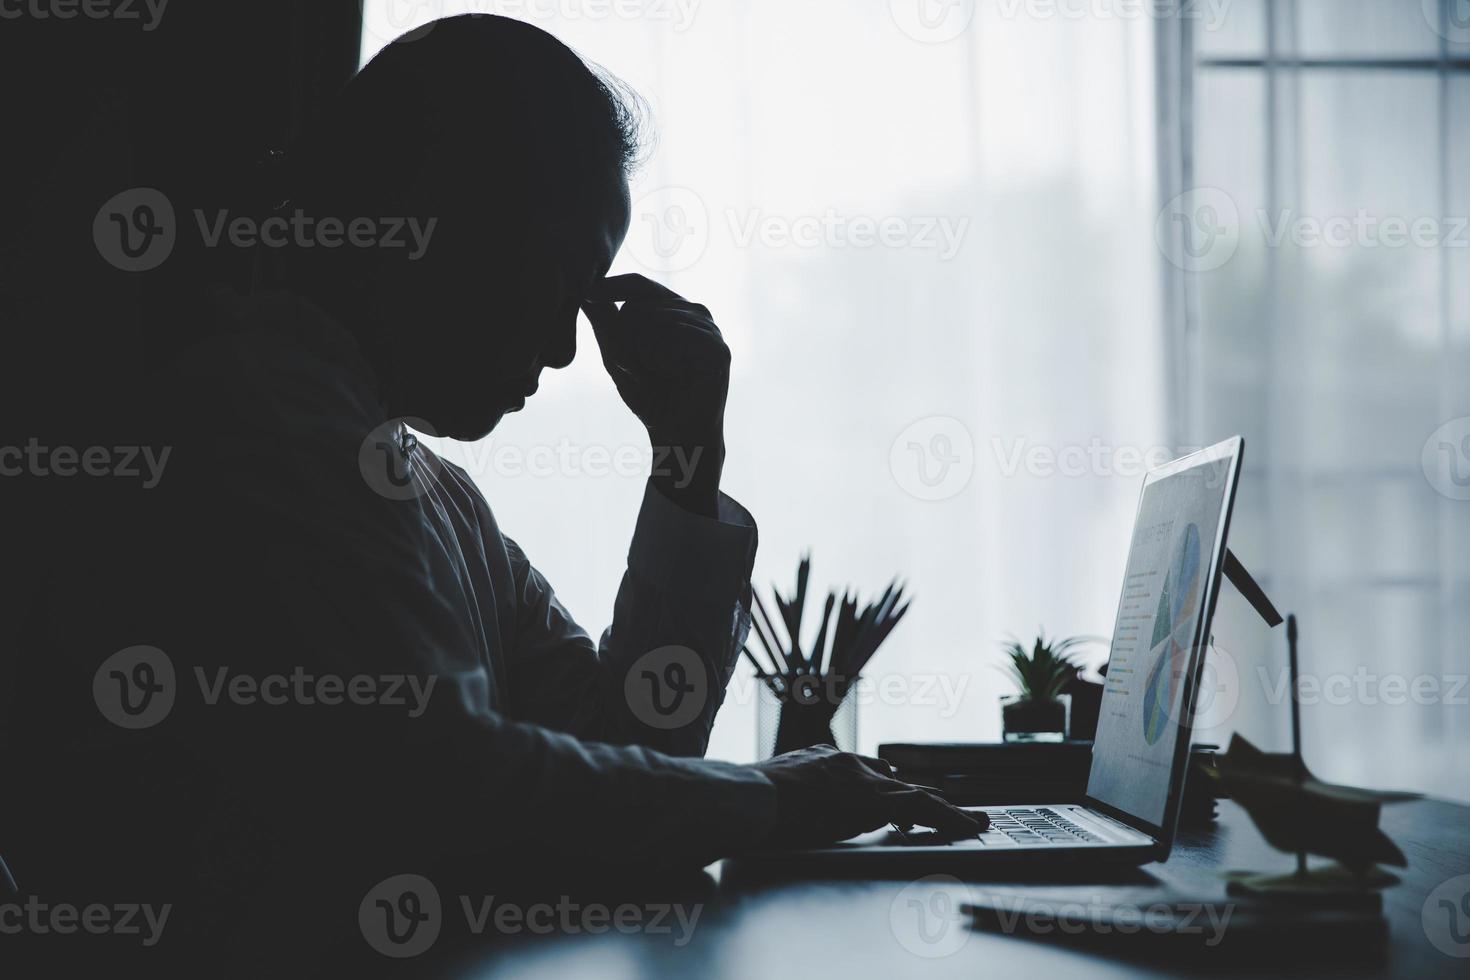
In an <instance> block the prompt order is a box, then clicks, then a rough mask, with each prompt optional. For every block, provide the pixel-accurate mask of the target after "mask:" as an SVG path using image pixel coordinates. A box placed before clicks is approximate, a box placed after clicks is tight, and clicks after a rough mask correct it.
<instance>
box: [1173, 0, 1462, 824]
mask: <svg viewBox="0 0 1470 980" xmlns="http://www.w3.org/2000/svg"><path fill="white" fill-rule="evenodd" d="M1467 14H1470V8H1467V5H1466V4H1465V3H1463V2H1461V0H1444V2H1440V0H1423V2H1421V0H1235V2H1233V3H1232V4H1231V5H1230V7H1229V15H1228V17H1227V19H1226V21H1225V22H1223V23H1221V24H1219V25H1214V26H1213V27H1207V26H1205V25H1204V24H1203V23H1201V22H1199V21H1187V20H1186V21H1184V22H1183V26H1184V28H1185V29H1184V31H1183V32H1182V37H1181V39H1180V41H1181V45H1182V47H1183V51H1184V54H1183V60H1184V63H1186V64H1191V65H1192V72H1187V73H1185V77H1184V79H1183V82H1184V91H1185V92H1186V100H1185V105H1186V106H1189V107H1190V108H1192V114H1191V113H1189V112H1186V113H1184V114H1182V117H1181V124H1182V127H1183V131H1184V133H1185V136H1184V139H1183V140H1182V144H1183V145H1184V146H1185V147H1186V148H1187V149H1188V151H1189V152H1187V153H1185V154H1184V168H1183V177H1182V179H1183V186H1184V187H1185V188H1189V189H1190V190H1191V192H1192V193H1191V195H1190V196H1188V200H1189V206H1188V208H1186V209H1185V211H1186V214H1185V217H1186V218H1187V219H1189V220H1188V221H1187V224H1188V227H1187V230H1186V234H1187V235H1188V236H1189V238H1190V240H1191V241H1192V243H1193V250H1192V252H1183V253H1180V254H1176V255H1175V256H1173V257H1174V258H1176V259H1180V260H1182V261H1177V262H1176V263H1175V266H1174V268H1175V270H1176V272H1177V274H1178V276H1179V279H1180V282H1181V285H1182V289H1183V290H1184V291H1185V294H1186V296H1187V302H1186V303H1185V305H1184V310H1185V312H1186V314H1187V315H1186V316H1185V317H1184V318H1183V320H1182V322H1183V326H1184V329H1183V331H1182V335H1181V336H1180V338H1179V340H1180V342H1181V346H1182V349H1183V351H1184V352H1185V353H1184V356H1183V357H1182V358H1181V359H1180V360H1179V361H1178V362H1176V363H1180V364H1182V365H1183V367H1182V371H1181V374H1180V377H1179V378H1178V379H1177V380H1176V385H1175V386H1174V389H1173V390H1175V391H1176V392H1178V393H1179V394H1180V398H1179V406H1180V409H1181V411H1182V412H1183V418H1184V419H1185V420H1186V421H1185V428H1186V431H1187V432H1188V433H1189V434H1190V435H1191V436H1192V437H1194V438H1197V439H1208V438H1211V437H1212V436H1214V435H1217V434H1219V433H1222V432H1227V431H1236V430H1239V431H1241V432H1243V433H1244V434H1245V436H1246V439H1247V453H1246V457H1247V468H1246V478H1245V480H1244V482H1243V484H1242V487H1241V490H1240V496H1239V504H1238V507H1237V517H1236V523H1235V529H1236V534H1235V535H1234V536H1233V537H1234V541H1235V548H1236V551H1237V553H1238V554H1240V555H1241V557H1242V558H1243V559H1244V560H1246V561H1247V562H1250V563H1253V564H1255V565H1256V566H1257V570H1258V571H1259V572H1260V573H1261V576H1260V577H1261V579H1262V583H1263V585H1264V586H1265V587H1266V588H1267V591H1268V592H1270V593H1272V595H1273V596H1274V598H1275V599H1276V601H1277V603H1278V604H1279V605H1280V606H1282V608H1283V609H1291V610H1294V611H1296V612H1297V613H1298V614H1300V615H1301V617H1302V627H1303V633H1302V635H1303V647H1302V657H1303V667H1302V670H1303V673H1304V675H1307V676H1308V681H1309V683H1310V684H1311V685H1312V686H1310V687H1308V688H1306V689H1305V690H1304V694H1303V701H1304V708H1303V723H1304V739H1305V747H1306V754H1307V758H1308V761H1309V762H1310V763H1312V764H1314V765H1315V766H1316V768H1317V769H1318V770H1319V771H1320V772H1321V773H1322V774H1323V775H1325V776H1332V777H1336V778H1340V779H1343V780H1350V781H1360V782H1364V783H1367V784H1371V785H1385V784H1395V785H1403V786H1405V787H1408V788H1415V789H1422V790H1429V791H1433V792H1435V793H1437V794H1440V795H1452V796H1457V797H1459V798H1462V799H1465V798H1470V771H1467V770H1466V769H1465V767H1464V766H1463V765H1462V764H1460V762H1459V760H1457V759H1456V758H1455V757H1454V756H1453V754H1452V751H1453V749H1454V747H1455V746H1456V745H1464V744H1465V742H1466V739H1467V736H1470V691H1467V690H1466V687H1465V676H1466V672H1467V666H1466V664H1467V657H1466V649H1467V643H1470V601H1467V600H1470V557H1467V554H1466V549H1465V543H1466V542H1467V541H1470V502H1466V501H1465V499H1464V497H1466V496H1470V494H1467V493H1465V492H1464V485H1463V484H1464V481H1463V479H1459V478H1458V474H1459V473H1460V470H1458V469H1455V467H1466V466H1470V440H1467V439H1466V438H1465V437H1466V436H1470V419H1467V418H1466V416H1470V387H1467V385H1466V384H1465V378H1466V367H1467V366H1470V358H1467V349H1470V347H1467V345H1470V229H1467V216H1470V166H1467V165H1470V17H1467V16H1466V15H1467ZM1189 93H1192V100H1191V99H1190V98H1189V97H1188V96H1189ZM1457 479H1459V482H1458V483H1457V482H1456V481H1457ZM1215 630H1216V635H1217V637H1218V638H1219V641H1220V646H1221V647H1222V648H1224V650H1225V651H1226V656H1227V657H1228V658H1229V659H1231V660H1232V661H1233V663H1232V664H1227V665H1225V666H1224V667H1223V668H1222V677H1223V675H1224V674H1228V673H1232V672H1233V673H1234V674H1235V676H1236V677H1238V683H1239V688H1240V689H1239V693H1238V697H1237V696H1236V695H1235V694H1231V695H1229V696H1228V697H1226V698H1224V700H1225V701H1228V702H1232V703H1235V707H1234V708H1233V709H1232V708H1231V707H1230V705H1229V704H1226V705H1224V708H1225V709H1226V710H1225V712H1224V713H1225V714H1229V715H1232V716H1233V717H1230V718H1228V719H1225V718H1221V719H1217V720H1220V721H1222V722H1225V723H1226V724H1228V725H1229V726H1230V727H1238V728H1240V729H1241V730H1242V731H1243V732H1245V733H1246V734H1248V735H1249V736H1252V737H1255V738H1257V739H1260V740H1264V741H1266V742H1267V743H1269V744H1270V745H1271V746H1272V747H1274V748H1284V747H1285V746H1286V745H1287V739H1288V735H1287V723H1288V722H1287V719H1288V712H1289V703H1288V701H1287V700H1286V694H1285V690H1286V689H1285V687H1284V685H1283V684H1282V683H1281V681H1282V679H1283V678H1284V671H1285V646H1284V644H1285V641H1284V638H1282V637H1281V636H1280V635H1279V634H1273V635H1270V636H1267V635H1266V634H1265V630H1264V628H1263V627H1262V626H1261V625H1260V624H1259V623H1258V622H1253V621H1252V619H1251V614H1250V613H1249V612H1248V610H1247V609H1246V607H1245V605H1244V603H1243V602H1240V601H1238V600H1232V599H1230V598H1228V597H1227V598H1226V599H1225V600H1224V601H1223V602H1222V604H1221V609H1220V616H1219V618H1218V619H1217V621H1216V627H1215ZM1217 680H1220V683H1225V681H1224V680H1222V679H1220V678H1217Z"/></svg>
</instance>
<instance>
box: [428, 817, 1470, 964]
mask: <svg viewBox="0 0 1470 980" xmlns="http://www.w3.org/2000/svg"><path fill="white" fill-rule="evenodd" d="M1384 826H1385V829H1386V830H1387V832H1388V833H1389V835H1390V836H1391V837H1393V838H1394V839H1395V840H1396V841H1398V843H1399V844H1400V846H1401V847H1402V848H1403V850H1404V853H1405V854H1406V855H1407V856H1408V858H1409V862H1410V867H1409V868H1408V869H1407V870H1406V871H1404V872H1402V874H1401V877H1402V879H1403V881H1402V882H1401V883H1400V884H1399V885H1397V886H1395V887H1393V888H1392V889H1391V890H1389V891H1388V892H1387V893H1386V895H1385V911H1386V913H1387V917H1388V919H1389V929H1390V939H1389V944H1388V946H1387V947H1386V949H1385V950H1384V952H1383V954H1382V956H1381V957H1379V958H1377V959H1376V961H1375V959H1374V958H1372V957H1356V958H1353V959H1350V960H1347V961H1343V960H1342V959H1341V958H1338V959H1336V960H1334V961H1331V962H1327V963H1323V964H1321V965H1317V966H1312V967H1300V966H1298V967H1293V968H1291V969H1289V970H1285V971H1269V974H1270V975H1273V976H1275V975H1291V976H1333V977H1343V976H1352V977H1359V976H1361V977H1390V976H1393V977H1410V976H1412V977H1416V978H1417V977H1436V976H1443V977H1451V976H1453V977H1464V976H1466V975H1470V959H1457V958H1453V957H1451V956H1449V955H1446V954H1445V953H1443V952H1441V951H1440V950H1438V949H1436V948H1435V947H1434V945H1432V944H1431V942H1430V941H1429V939H1428V937H1427V935H1426V932H1425V926H1424V921H1423V919H1422V914H1423V910H1424V906H1425V899H1426V897H1427V896H1428V895H1429V893H1430V892H1431V891H1433V890H1434V889H1435V887H1436V886H1438V885H1440V884H1441V883H1442V882H1444V881H1446V880H1448V879H1451V878H1455V877H1456V876H1459V875H1470V807H1463V806H1456V805H1453V804H1449V803H1442V802H1437V801H1422V802H1417V803H1407V804H1402V805H1399V806H1395V807H1389V808H1386V810H1385V817H1384ZM1291 867H1292V862H1291V859H1289V858H1287V857H1286V856H1284V855H1281V854H1277V853H1276V852H1274V851H1272V850H1271V849H1270V848H1269V847H1268V846H1267V845H1266V843H1265V842H1264V841H1263V840H1262V839H1261V837H1260V835H1259V834H1258V833H1257V832H1256V830H1255V827H1254V826H1253V825H1252V824H1251V823H1250V820H1249V818H1248V817H1247V816H1246V815H1245V813H1244V811H1242V810H1241V809H1240V808H1239V807H1237V806H1235V805H1234V804H1232V803H1222V804H1221V814H1220V821H1219V823H1218V824H1217V825H1216V826H1214V827H1212V828H1210V829H1208V830H1204V831H1194V832H1189V833H1186V834H1185V835H1183V836H1182V838H1181V839H1180V841H1179V842H1178V844H1177V845H1176V847H1175V849H1174V854H1173V856H1172V857H1171V858H1170V860H1169V861H1168V863H1167V864H1164V865H1148V866H1146V867H1145V868H1143V869H1141V871H1142V876H1140V877H1138V878H1136V879H1135V880H1134V882H1133V883H1132V884H1128V883H1123V884H1111V883H1077V882H1069V883H1067V884H1066V885H1065V886H1064V887H1066V888H1068V889H1070V890H1071V891H1073V892H1080V893H1084V894H1086V895H1096V896H1098V897H1099V898H1100V899H1102V900H1106V899H1107V897H1108V895H1109V894H1110V893H1113V894H1115V895H1116V894H1117V892H1116V891H1115V890H1116V889H1119V888H1127V889H1129V890H1130V891H1131V890H1133V889H1136V888H1138V887H1139V884H1138V881H1142V882H1145V883H1147V882H1149V881H1150V880H1157V881H1158V882H1160V883H1163V884H1167V885H1173V886H1175V887H1177V888H1178V889H1180V890H1183V891H1188V892H1191V893H1198V892H1200V891H1201V890H1203V889H1206V888H1211V887H1213V888H1215V889H1217V890H1219V893H1220V894H1221V896H1222V899H1223V889H1221V888H1220V885H1219V881H1218V878H1217V876H1216V873H1217V872H1218V871H1220V870H1222V869H1231V868H1251V869H1276V868H1279V869H1281V870H1283V871H1288V870H1290V869H1291ZM716 872H717V876H718V877H719V879H720V881H719V884H718V886H717V887H715V888H714V889H713V890H712V893H711V895H710V896H709V898H708V901H707V904H706V905H705V907H704V908H703V909H702V910H701V912H700V916H699V919H698V920H697V923H696V925H695V927H694V929H693V930H692V934H691V936H692V938H690V939H689V940H688V942H686V943H685V944H683V945H676V940H677V938H678V929H677V926H676V927H675V930H674V935H667V934H665V935H660V936H648V935H618V934H616V933H615V932H609V933H608V934H605V935H601V936H590V935H578V936H556V937H552V938H545V939H538V940H532V941H522V940H517V941H512V942H509V943H498V944H497V947H498V948H497V949H496V950H495V951H494V952H490V951H486V952H485V953H484V954H483V955H475V956H472V957H471V958H470V959H469V960H468V961H467V962H465V963H464V965H463V968H459V967H456V968H455V969H453V970H452V973H451V975H456V976H465V977H505V978H510V977H515V978H518V980H519V978H523V977H555V978H566V977H579V976H587V977H597V978H601V980H618V978H623V977H641V976H647V977H666V976H674V977H699V978H746V977H749V978H753V980H780V978H785V977H793V978H796V977H800V978H812V977H828V976H830V977H841V978H844V980H848V978H865V977H874V978H885V980H886V978H898V977H903V978H908V977H966V978H976V977H992V978H994V977H1006V978H1012V977H1013V978H1019V980H1030V978H1037V977H1058V978H1062V977H1073V976H1087V977H1120V978H1121V977H1137V976H1154V977H1172V976H1180V977H1183V976H1195V975H1198V974H1200V973H1201V972H1203V973H1207V974H1209V975H1211V976H1260V975H1265V974H1263V973H1262V971H1261V970H1260V969H1259V968H1250V967H1242V966H1239V965H1236V966H1231V965H1225V964H1221V965H1219V967H1218V968H1216V967H1215V966H1214V965H1212V964H1211V962H1210V961H1209V960H1208V959H1206V960H1204V961H1203V967H1202V964H1201V962H1200V961H1198V960H1193V961H1191V962H1190V963H1189V964H1188V965H1187V966H1183V965H1175V964H1172V963H1169V962H1151V961H1143V962H1140V961H1139V960H1137V959H1136V958H1135V959H1129V958H1124V957H1122V956H1118V955H1114V954H1105V953H1101V952H1088V951H1083V950H1078V949H1075V948H1071V947H1067V946H1061V945H1056V944H1051V943H1046V942H1042V941H1037V940H1032V939H1024V938H1016V937H1009V936H1003V935H996V934H990V933H983V932H976V931H974V930H971V929H969V928H968V926H966V925H965V924H964V920H962V919H961V918H959V917H958V916H955V917H954V918H953V919H951V920H950V921H948V922H946V921H945V920H943V919H942V918H940V917H935V918H932V919H930V920H929V923H928V930H927V933H926V934H925V935H922V936H921V935H920V933H919V931H918V927H917V919H918V916H919V915H920V914H923V913H922V911H921V909H920V908H919V907H918V906H915V905H913V904H912V901H911V900H916V901H918V902H920V903H924V902H926V901H928V900H931V899H934V898H935V896H936V895H939V898H938V899H937V900H936V901H934V902H933V903H932V907H934V908H936V909H943V908H944V907H945V904H944V903H945V902H946V901H950V902H951V904H952V900H953V899H954V898H955V897H956V889H957V886H956V884H955V883H954V882H946V881H944V880H928V881H920V882H918V883H915V882H913V881H906V880H888V881H862V880H854V881H811V880H786V881H776V882H766V883H763V884H760V885H758V886H757V885H747V884H743V883H741V880H740V879H741V874H740V872H739V869H738V867H736V868H734V869H719V868H717V869H716ZM1130 877H1131V876H1130ZM1461 884H1463V885H1464V886H1465V888H1467V889H1470V878H1466V879H1465V881H1464V882H1462V883H1461ZM1028 887H1029V888H1030V889H1031V891H1032V892H1033V893H1035V892H1038V891H1043V892H1044V893H1045V894H1047V895H1055V894H1057V893H1058V891H1059V888H1060V887H1063V886H1060V885H1059V884H1057V883H1055V882H1049V883H1046V884H1034V885H1029V886H1021V885H1014V884H1010V885H1004V886H1001V885H995V884H990V883H984V882H972V883H965V884H961V885H959V886H958V888H960V889H964V888H972V889H975V890H976V891H977V892H982V891H983V893H985V894H989V895H994V894H997V893H1003V892H1005V891H1006V890H1013V891H1020V890H1024V889H1025V888H1028ZM940 893H942V894H940ZM1133 894H1137V893H1136V892H1133ZM1458 894H1460V892H1457V895H1458ZM1467 901H1470V900H1467ZM926 907H927V906H926ZM956 911H957V910H956ZM1448 915H1449V913H1448V912H1442V913H1439V914H1438V918H1437V919H1434V920H1432V921H1435V922H1437V923H1439V929H1440V932H1441V935H1442V936H1446V937H1447V936H1448V935H1449V930H1448V925H1449V924H1448ZM1458 926H1459V928H1460V929H1461V930H1470V919H1466V918H1463V917H1462V919H1461V920H1460V922H1459V923H1458ZM1462 934H1464V933H1462ZM1462 952H1464V953H1466V954H1470V943H1467V944H1466V946H1465V948H1464V949H1463V950H1462Z"/></svg>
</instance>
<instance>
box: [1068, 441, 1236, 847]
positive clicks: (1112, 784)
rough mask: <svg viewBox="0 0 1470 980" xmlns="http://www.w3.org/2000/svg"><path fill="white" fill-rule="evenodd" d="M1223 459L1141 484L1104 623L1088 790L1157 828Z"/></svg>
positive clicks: (1225, 468)
mask: <svg viewBox="0 0 1470 980" xmlns="http://www.w3.org/2000/svg"><path fill="white" fill-rule="evenodd" d="M1230 467H1231V460H1230V459H1229V458H1228V457H1227V458H1224V459H1220V458H1215V459H1212V460H1210V461H1208V462H1204V463H1202V464H1201V465H1199V466H1195V467H1192V468H1190V469H1186V470H1182V471H1180V472H1179V473H1176V474H1173V475H1171V476H1166V477H1163V478H1162V479H1159V480H1156V481H1154V482H1151V483H1149V484H1148V485H1147V486H1146V487H1145V488H1144V492H1143V500H1142V502H1141V503H1140V505H1139V509H1138V519H1137V521H1136V523H1135V524H1134V527H1133V543H1132V545H1131V547H1130V548H1129V551H1128V566H1127V571H1126V572H1125V578H1124V581H1123V598H1122V600H1121V601H1120V602H1119V604H1118V619H1117V622H1116V623H1115V624H1114V627H1113V643H1112V651H1111V654H1110V655H1109V658H1108V674H1107V681H1106V686H1105V690H1104V693H1103V701H1102V713H1101V715H1100V716H1099V718H1098V723H1097V740H1096V742H1095V743H1094V746H1093V753H1092V773H1091V777H1090V779H1089V780H1088V784H1087V794H1088V796H1090V797H1092V798H1094V799H1097V800H1100V801H1102V802H1103V803H1107V804H1109V805H1110V806H1113V807H1116V808H1117V809H1119V810H1122V811H1124V812H1125V813H1129V814H1132V815H1133V816H1135V817H1138V818H1140V819H1142V820H1146V821H1147V822H1149V823H1150V824H1153V825H1155V826H1162V825H1163V823H1164V816H1165V812H1166V810H1167V808H1168V799H1169V775H1170V769H1171V766H1172V765H1173V762H1174V752H1175V749H1176V747H1177V745H1178V741H1179V720H1180V718H1181V713H1182V712H1183V711H1184V709H1185V705H1184V703H1183V701H1184V690H1185V687H1186V684H1185V680H1186V678H1187V677H1188V676H1189V671H1190V670H1191V669H1192V666H1193V663H1194V653H1195V648H1196V646H1197V645H1198V644H1202V643H1204V642H1205V641H1206V639H1207V638H1205V637H1201V636H1200V635H1199V633H1200V629H1199V626H1200V618H1201V617H1202V616H1204V615H1205V609H1204V606H1205V599H1206V593H1207V591H1208V588H1209V584H1210V576H1211V574H1212V572H1213V567H1212V563H1211V562H1212V558H1213V556H1214V552H1215V544H1216V540H1215V539H1216V537H1217V535H1218V534H1219V530H1220V520H1221V516H1222V512H1223V510H1224V507H1225V494H1226V492H1227V490H1228V489H1229V488H1228V485H1227V484H1228V483H1229V476H1230Z"/></svg>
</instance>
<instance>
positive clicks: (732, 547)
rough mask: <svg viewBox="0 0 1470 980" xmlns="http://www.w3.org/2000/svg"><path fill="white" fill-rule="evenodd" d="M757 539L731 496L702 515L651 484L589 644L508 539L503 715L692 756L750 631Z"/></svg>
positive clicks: (705, 737) (699, 751)
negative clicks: (609, 602)
mask: <svg viewBox="0 0 1470 980" xmlns="http://www.w3.org/2000/svg"><path fill="white" fill-rule="evenodd" d="M756 544H757V531H756V526H755V521H754V520H753V519H752V518H751V516H750V513H749V512H748V511H746V510H745V508H743V507H742V506H740V504H738V503H736V502H735V501H734V500H733V499H731V498H729V497H727V496H725V495H723V494H722V495H721V497H720V506H719V512H718V516H717V517H716V518H713V519H712V518H708V517H703V516H700V515H697V514H693V513H690V512H689V511H686V510H684V509H683V508H682V507H680V506H678V505H677V504H675V503H674V502H673V501H671V500H669V499H668V498H667V497H665V496H664V495H663V494H662V493H661V492H659V491H658V490H657V489H656V488H655V487H654V486H652V485H651V484H650V485H649V486H648V487H647V488H646V489H645V491H644V497H643V506H642V510H641V511H640V513H639V516H638V523H637V526H636V530H635V532H634V535H633V542H632V545H631V546H630V548H629V551H628V566H627V571H626V572H625V574H624V576H623V581H622V584H621V586H620V588H619V590H618V597H617V601H616V603H615V606H614V612H613V622H612V625H611V626H610V627H609V628H608V629H607V630H606V631H605V632H604V633H603V635H602V642H601V644H600V645H598V646H594V645H593V643H592V641H591V640H590V638H589V637H588V636H587V634H586V633H585V632H583V631H582V630H581V629H580V628H579V627H577V626H576V624H575V623H574V622H572V620H571V617H570V616H569V615H568V613H567V611H566V610H565V608H563V606H562V605H561V603H560V602H558V601H557V598H556V594H555V592H554V591H553V590H552V588H551V585H550V584H549V583H548V582H547V580H546V578H545V577H544V576H543V575H542V574H541V573H540V572H538V571H537V570H536V569H535V568H534V567H533V566H532V565H531V564H530V562H529V561H528V560H527V559H526V556H525V555H524V553H523V552H521V550H520V548H519V547H517V546H516V545H515V544H514V542H509V541H508V542H507V550H508V553H509V554H510V557H511V563H512V568H513V573H514V577H515V581H516V588H517V618H516V634H515V642H514V644H512V649H511V650H510V651H507V663H508V665H509V668H510V674H511V676H510V684H509V685H508V686H509V688H510V703H511V705H512V708H511V711H512V714H513V715H514V716H515V717H518V718H524V719H527V720H532V721H535V722H536V723H538V724H542V725H546V726H548V727H552V728H557V729H559V730H562V731H565V732H568V733H571V734H574V735H577V736H579V737H583V738H596V739H599V740H601V741H606V742H612V743H616V744H625V745H641V746H645V747H647V748H653V749H657V750H658V751H660V752H663V753H665V754H669V755H679V756H701V755H703V754H704V751H705V748H706V747H707V745H708V743H709V733H710V729H711V727H712V726H713V724H714V719H715V715H716V713H717V712H718V710H719V708H720V705H721V703H722V702H723V699H724V694H725V689H726V686H727V685H728V684H729V680H730V676H731V673H732V672H733V670H734V666H735V661H736V659H737V658H738V656H739V653H740V647H741V645H742V644H743V643H744V642H745V638H746V635H747V633H748V631H749V628H750V613H749V605H750V574H751V568H752V565H753V563H754V561H755V550H756Z"/></svg>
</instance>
